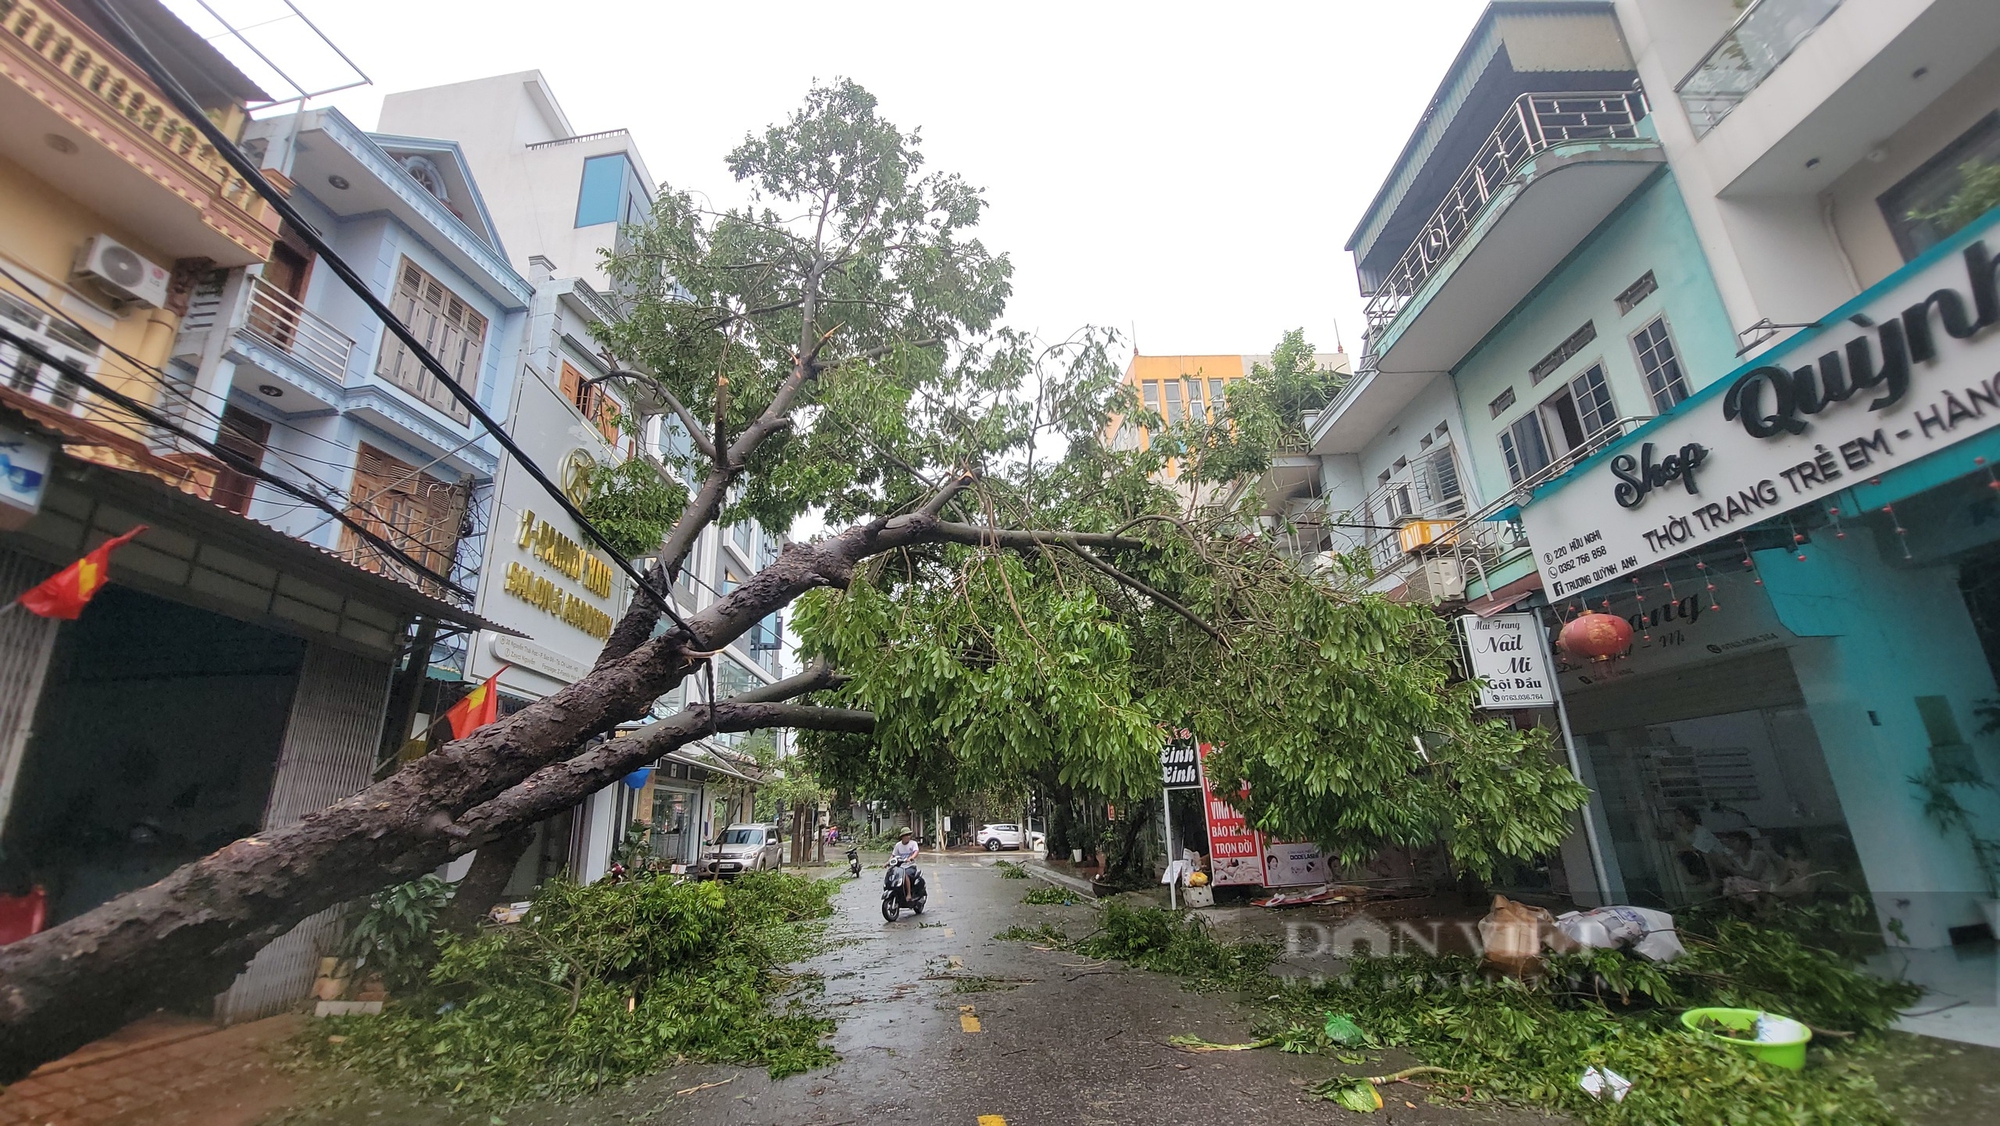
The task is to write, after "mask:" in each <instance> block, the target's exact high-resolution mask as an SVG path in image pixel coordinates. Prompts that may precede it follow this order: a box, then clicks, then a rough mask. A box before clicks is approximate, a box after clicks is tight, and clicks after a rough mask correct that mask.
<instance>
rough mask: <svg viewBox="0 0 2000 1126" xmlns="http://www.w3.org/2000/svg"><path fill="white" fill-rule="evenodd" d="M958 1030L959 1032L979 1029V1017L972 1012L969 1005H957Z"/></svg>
mask: <svg viewBox="0 0 2000 1126" xmlns="http://www.w3.org/2000/svg"><path fill="white" fill-rule="evenodd" d="M958 1030H959V1031H960V1032H977V1031H979V1018H978V1017H976V1016H974V1015H973V1014H972V1006H971V1005H960V1006H959V1007H958Z"/></svg>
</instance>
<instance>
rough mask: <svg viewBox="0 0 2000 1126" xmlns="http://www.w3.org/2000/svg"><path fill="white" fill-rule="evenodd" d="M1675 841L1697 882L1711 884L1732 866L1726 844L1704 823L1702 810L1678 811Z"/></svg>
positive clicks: (1683, 864)
mask: <svg viewBox="0 0 2000 1126" xmlns="http://www.w3.org/2000/svg"><path fill="white" fill-rule="evenodd" d="M1674 839H1675V841H1676V842H1678V844H1679V846H1680V847H1679V848H1678V849H1677V850H1676V858H1677V859H1678V860H1679V861H1680V863H1681V867H1682V868H1684V869H1686V871H1687V874H1688V877H1689V878H1690V879H1692V880H1694V881H1695V883H1697V884H1707V883H1710V882H1712V881H1713V880H1715V879H1716V878H1717V876H1718V874H1726V872H1727V869H1728V865H1727V862H1726V860H1725V859H1724V857H1725V852H1724V850H1723V847H1722V841H1721V840H1720V839H1719V838H1717V837H1716V835H1715V833H1714V831H1713V830H1711V829H1710V828H1709V827H1708V826H1707V825H1705V824H1703V823H1702V820H1701V811H1700V810H1698V809H1696V808H1695V807H1694V806H1691V805H1682V806H1676V807H1675V808H1674Z"/></svg>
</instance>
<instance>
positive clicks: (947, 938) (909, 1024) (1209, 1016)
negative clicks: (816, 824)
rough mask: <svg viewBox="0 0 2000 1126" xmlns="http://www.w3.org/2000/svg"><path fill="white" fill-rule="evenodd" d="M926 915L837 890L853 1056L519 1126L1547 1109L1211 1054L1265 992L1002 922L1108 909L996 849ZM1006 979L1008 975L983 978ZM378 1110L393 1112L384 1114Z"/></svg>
mask: <svg viewBox="0 0 2000 1126" xmlns="http://www.w3.org/2000/svg"><path fill="white" fill-rule="evenodd" d="M927 873H928V879H929V881H930V903H929V905H928V908H927V910H926V911H925V913H924V915H923V916H922V917H921V918H919V917H917V916H913V915H909V914H904V915H903V917H902V918H901V919H900V920H899V921H897V922H895V923H884V922H883V921H882V918H881V915H880V913H879V902H880V899H879V895H880V892H879V889H880V881H881V873H880V869H879V868H876V869H870V870H868V871H867V872H865V873H864V874H863V876H862V878H861V879H860V880H858V881H851V882H849V883H848V885H847V886H846V887H844V888H843V889H842V890H841V892H840V894H839V896H838V897H837V900H836V905H837V911H838V914H837V916H836V918H835V920H834V922H833V930H832V934H831V936H830V937H831V938H832V940H833V945H832V947H831V948H830V949H829V950H828V951H827V952H826V953H824V954H822V955H821V956H820V957H818V958H816V959H814V960H813V961H812V962H811V963H809V964H808V965H807V966H806V967H804V968H807V969H811V970H814V971H817V972H819V973H821V974H823V975H824V980H825V987H826V992H825V996H824V998H823V999H822V1003H823V1004H824V1005H825V1007H826V1009H827V1011H828V1012H829V1013H830V1014H831V1015H833V1016H834V1017H836V1018H837V1019H838V1020H839V1022H840V1026H839V1030H838V1031H837V1032H836V1033H835V1036H834V1040H833V1044H834V1047H835V1049H836V1050H837V1051H838V1052H839V1053H840V1057H841V1059H840V1062H839V1063H837V1064H835V1065H834V1066H833V1067H831V1068H828V1069H826V1070H823V1071H817V1072H813V1073H811V1074H808V1075H800V1076H794V1077H791V1078H789V1079H785V1080H780V1081H777V1082H773V1081H772V1080H770V1079H769V1078H768V1077H767V1076H766V1075H765V1074H764V1073H763V1072H762V1071H754V1070H747V1069H743V1068H732V1067H718V1066H706V1065H703V1066H696V1065H689V1066H683V1067H677V1068H671V1069H668V1070H667V1071H664V1072H661V1073H660V1074H657V1075H654V1076H650V1077H647V1078H645V1079H642V1080H639V1081H638V1082H636V1083H634V1084H632V1085H630V1086H628V1087H626V1088H624V1089H622V1090H620V1091H616V1092H607V1093H605V1094H603V1095H600V1096H598V1097H595V1098H592V1099H590V1100H587V1101H586V1102H584V1103H582V1104H578V1105H572V1106H569V1107H564V1108H532V1109H530V1108H523V1109H521V1110H516V1111H513V1112H509V1113H508V1114H507V1115H506V1120H507V1122H508V1123H509V1124H510V1126H523V1124H527V1123H541V1122H549V1123H554V1122H565V1123H577V1122H644V1123H657V1124H660V1126H724V1124H728V1126H738V1124H750V1123H760V1124H761V1123H785V1124H788V1126H859V1124H878V1123H880V1124H887V1123H899V1124H903V1123H921V1124H925V1126H930V1124H963V1126H1001V1124H1002V1123H1004V1124H1006V1126H1100V1124H1102V1126H1110V1124H1114V1123H1117V1124H1124V1123H1141V1122H1143V1123H1187V1124H1190V1126H1192V1124H1201V1126H1214V1124H1229V1126H1235V1124H1238V1123H1270V1124H1274V1126H1289V1124H1294V1123H1301V1124H1302V1123H1315V1124H1322V1123H1328V1122H1344V1121H1350V1120H1351V1121H1354V1122H1363V1121H1366V1122H1376V1123H1384V1122H1388V1123H1406V1124H1411V1126H1414V1124H1417V1123H1425V1122H1434V1123H1447V1122H1449V1123H1474V1122H1507V1123H1516V1122H1520V1123H1526V1122H1545V1121H1547V1119H1544V1118H1543V1117H1541V1116H1540V1115H1525V1114H1504V1115H1503V1114H1497V1113H1489V1112H1464V1111H1457V1110H1449V1109H1444V1108H1432V1107H1425V1106H1422V1105H1419V1106H1417V1107H1415V1108H1411V1107H1405V1106H1402V1105H1400V1102H1401V1100H1397V1102H1392V1103H1391V1104H1390V1106H1389V1107H1388V1108H1387V1110H1388V1113H1387V1114H1377V1115H1373V1116H1365V1117H1364V1116H1360V1115H1351V1114H1349V1113H1347V1112H1345V1111H1341V1110H1339V1109H1337V1108H1335V1107H1334V1106H1333V1105H1332V1104H1330V1103H1326V1102H1323V1101H1319V1100H1311V1099H1307V1098H1305V1097H1304V1094H1303V1088H1304V1087H1305V1086H1306V1085H1307V1084H1309V1083H1312V1082H1315V1081H1317V1080H1319V1079H1322V1078H1324V1077H1326V1076H1327V1075H1329V1074H1331V1073H1332V1071H1333V1069H1334V1067H1335V1066H1336V1065H1334V1063H1333V1061H1330V1060H1322V1059H1313V1058H1309V1057H1299V1056H1287V1055H1282V1054H1280V1053H1278V1052H1275V1051H1257V1052H1231V1053H1216V1054H1208V1055H1196V1054H1189V1053H1184V1052H1180V1051H1176V1050H1175V1049H1173V1048H1172V1047H1170V1046H1169V1045H1168V1044H1167V1038H1168V1037H1169V1036H1172V1035H1175V1034H1181V1033H1186V1034H1190V1035H1195V1036H1199V1037H1202V1038H1203V1039H1207V1040H1212V1041H1221V1042H1229V1041H1238V1040H1245V1039H1248V1038H1249V1032H1250V1028H1249V1026H1250V1017H1251V1014H1250V1012H1249V1010H1248V1008H1247V1007H1246V1006H1244V1005H1242V1004H1240V1003H1238V1002H1236V1001H1235V1000H1233V999H1232V998H1229V997H1226V996H1218V995H1214V994H1196V993H1189V992H1186V991H1184V990H1182V989H1181V988H1180V986H1179V984H1178V982H1176V981H1175V980H1173V979H1171V978H1166V977H1161V976H1158V975H1154V974H1149V973H1145V972H1142V971H1135V970H1128V969H1125V968H1123V967H1121V966H1119V965H1117V964H1115V963H1114V964H1109V965H1107V964H1103V963H1096V962H1092V961H1090V960H1088V959H1085V958H1083V957H1081V956H1079V955H1076V954H1072V953H1066V952H1063V951H1056V950H1039V949H1036V948H1034V947H1032V946H1030V945H1027V944H1024V943H1018V942H998V941H995V940H994V938H993V936H994V935H995V934H997V933H999V932H1000V931H1002V930H1004V929H1006V928H1008V927H1010V926H1013V925H1016V924H1021V925H1026V926H1034V925H1036V924H1037V923H1040V922H1044V921H1048V922H1053V923H1055V924H1056V925H1058V926H1060V927H1063V928H1064V929H1065V930H1067V931H1068V932H1070V933H1071V934H1072V935H1080V934H1082V933H1083V932H1084V931H1086V930H1088V929H1089V926H1090V918H1091V908H1090V907H1089V906H1088V905H1082V906H1075V907H1055V906H1029V905H1024V904H1022V903H1021V897H1022V895H1023V894H1025V893H1026V891H1027V890H1028V889H1029V888H1031V887H1035V886H1039V885H1038V883H1035V882H1029V881H1021V880H1005V879H1002V878H1000V876H999V874H998V871H997V869H996V868H995V867H994V866H993V860H992V858H989V857H984V856H976V855H967V856H957V855H954V856H951V857H948V858H947V859H946V860H945V861H944V862H943V863H942V865H939V864H936V863H933V864H930V865H928V866H927ZM975 978H984V979H1000V980H992V981H991V982H990V984H991V987H990V988H984V989H975V990H973V991H963V990H966V989H967V988H968V987H976V986H979V985H982V984H987V983H986V982H981V981H977V980H966V979H975ZM375 1121H380V1119H376V1120H375Z"/></svg>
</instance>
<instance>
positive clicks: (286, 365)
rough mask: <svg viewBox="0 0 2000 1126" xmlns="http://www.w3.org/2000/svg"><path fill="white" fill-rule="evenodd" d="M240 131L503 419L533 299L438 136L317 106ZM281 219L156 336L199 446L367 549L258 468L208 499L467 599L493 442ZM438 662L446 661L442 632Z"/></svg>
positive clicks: (479, 551) (320, 225)
mask: <svg viewBox="0 0 2000 1126" xmlns="http://www.w3.org/2000/svg"><path fill="white" fill-rule="evenodd" d="M248 143H249V144H251V145H252V146H253V148H261V150H262V153H263V157H264V160H265V163H266V165H267V167H268V169H269V170H270V171H271V172H274V173H276V174H277V175H279V176H281V177H283V178H285V179H287V180H288V181H289V182H290V186H291V199H292V202H293V203H294V204H295V205H296V206H297V207H298V208H299V210H300V211H301V212H302V213H303V214H304V215H305V217H306V219H307V221H308V222H310V223H312V224H313V226H314V227H315V228H316V229H317V231H318V232H319V233H320V234H321V236H322V237H324V238H325V239H326V240H327V241H328V242H329V243H330V244H331V245H332V246H333V248H334V249H335V250H336V251H337V252H338V253H339V254H340V255H341V257H342V258H344V259H345V260H346V261H347V262H348V263H349V264H350V265H351V266H353V267H355V268H356V269H357V270H359V271H361V273H362V274H363V276H364V277H365V278H366V279H367V280H368V281H369V283H370V286H371V289H372V290H373V292H374V295H375V296H376V297H378V298H380V299H382V300H383V301H384V302H386V303H388V304H389V305H390V307H391V308H392V309H394V310H395V311H396V313H397V314H398V315H399V316H400V317H402V318H403V319H404V320H405V322H406V323H408V324H409V325H410V326H411V327H412V329H413V330H414V331H416V332H417V333H418V335H419V336H420V337H422V338H423V339H424V340H425V341H426V343H427V344H428V346H429V348H430V350H431V351H432V352H433V353H435V354H436V355H437V356H438V357H439V358H440V359H441V360H442V361H443V362H444V363H445V364H446V365H447V366H448V367H449V368H450V369H451V370H452V373H453V375H454V377H455V378H456V379H457V380H458V381H459V382H460V383H461V384H463V385H464V386H466V387H467V388H469V389H471V390H472V392H473V394H474V395H475V396H476V398H477V399H478V401H479V403H480V405H481V406H482V407H483V408H484V409H486V410H488V411H490V412H492V413H493V414H495V415H496V416H505V414H506V413H507V411H508V408H509V405H510V403H511V400H512V395H513V384H514V381H515V379H516V378H517V375H518V370H519V364H520V349H521V334H522V331H523V327H524V325H525V322H526V314H527V310H528V306H529V303H530V301H531V299H532V296H533V289H532V287H531V286H530V284H529V283H528V282H527V281H526V280H525V279H524V278H522V277H521V276H520V275H519V274H517V273H516V272H515V271H514V270H513V268H512V267H511V266H509V265H508V262H507V257H506V253H505V251H504V249H503V248H502V246H501V245H500V240H499V236H498V234H497V232H496V231H495V229H494V227H493V225H492V224H491V222H490V221H489V219H488V218H487V215H486V211H485V205H484V202H483V201H482V199H481V198H480V195H479V190H478V187H477V186H476V184H475V183H474V181H473V179H472V176H471V174H470V172H469V171H468V169H467V167H466V165H465V162H464V161H463V160H462V159H461V158H460V156H459V154H458V151H457V147H456V146H455V145H453V144H452V143H450V142H447V141H436V140H426V139H421V138H408V137H392V136H377V135H371V134H368V133H366V132H363V131H362V130H361V129H360V128H358V127H357V126H355V125H354V123H352V122H350V121H348V120H347V119H346V118H345V117H343V116H342V115H341V114H340V113H339V112H338V111H336V110H318V111H312V112H307V113H301V114H294V115H288V116H284V117H276V118H269V119H265V120H261V121H258V122H256V123H255V124H254V125H253V126H252V128H251V131H250V136H249V138H248ZM317 265H318V264H317V263H316V262H315V261H314V258H313V254H312V251H311V249H310V248H309V247H308V246H307V245H306V244H305V243H304V241H303V240H302V239H300V238H298V237H297V235H296V234H295V233H294V232H290V231H286V232H283V233H282V234H281V237H280V240H279V243H278V246H277V248H276V249H275V250H274V251H273V253H272V256H271V258H270V259H269V260H268V261H266V262H265V263H263V264H261V265H258V266H252V267H248V268H246V269H241V270H236V271H229V272H219V273H217V274H215V275H212V276H211V277H209V278H208V279H207V280H206V281H205V282H204V283H203V284H202V285H201V287H200V288H199V289H198V291H197V293H196V295H195V297H194V300H193V302H192V304H191V308H190V313H189V316H188V318H187V325H186V327H185V328H184V329H183V331H182V333H181V336H180V339H179V341H178V342H177V345H176V347H175V353H176V360H175V362H176V364H177V365H178V367H179V370H181V371H182V372H183V373H184V374H185V378H186V379H187V382H188V385H189V388H190V391H191V396H190V400H191V401H195V402H203V403H207V404H211V405H212V408H213V410H214V411H215V412H217V413H219V414H220V415H221V422H220V426H219V434H218V440H219V441H221V442H222V443H223V444H225V445H228V446H231V447H232V448H234V449H236V450H237V451H238V452H241V453H244V454H246V455H248V456H250V457H251V458H252V459H253V460H255V461H257V462H259V463H260V464H261V466H262V467H263V468H264V469H266V470H267V471H269V472H272V473H274V474H277V475H280V476H283V477H286V478H287V479H289V480H290V481H292V482H293V483H294V484H297V485H298V486H300V487H302V488H305V489H309V490H313V491H317V492H320V493H322V494H324V495H327V496H330V497H336V498H345V505H346V507H348V508H350V509H351V510H352V514H353V515H354V516H356V517H357V518H358V519H359V522H360V523H361V524H363V525H364V526H365V527H367V528H369V529H370V530H371V531H373V532H374V533H375V534H376V535H377V536H379V537H380V539H381V540H383V541H386V542H387V543H388V544H390V545H393V547H394V548H395V549H396V550H395V551H386V550H384V549H383V547H382V545H381V544H380V543H371V542H369V540H368V539H367V538H365V537H361V536H359V535H357V533H356V532H355V531H354V530H353V529H351V528H348V527H346V526H344V525H343V524H342V523H341V522H340V521H336V520H332V519H329V518H328V517H327V515H326V514H325V513H324V512H321V511H318V510H315V509H311V508H305V507H302V506H300V505H299V504H298V503H297V502H296V500H295V499H294V498H292V497H289V496H287V495H286V494H284V493H283V492H281V491H279V490H278V489H276V488H274V487H273V486H272V485H270V484H269V483H268V482H257V481H255V480H253V479H250V478H247V477H245V478H240V479H236V480H228V479H225V481H224V482H223V485H222V487H221V488H219V490H218V498H219V499H220V500H221V502H222V503H224V505H225V506H226V507H232V508H234V509H235V510H236V511H238V512H240V513H242V514H244V515H247V516H249V517H251V518H252V519H255V520H259V521H261V522H263V523H266V524H269V525H271V526H273V527H275V528H278V529H280V530H281V531H284V532H286V533H287V534H289V535H292V536H295V537H297V538H300V539H302V540H305V541H307V542H309V543H312V544H314V545H316V546H318V547H320V548H323V549H325V550H327V551H329V552H333V553H335V554H337V555H340V556H342V557H344V558H346V559H348V560H349V561H351V562H354V563H357V564H359V565H361V566H363V567H366V568H368V569H370V570H376V571H380V572H382V573H385V574H390V575H393V576H395V577H397V578H400V579H403V580H404V581H407V582H410V583H412V584H413V585H416V586H418V587H419V588H420V589H423V590H425V591H426V592H427V593H431V594H433V595H434V596H438V597H441V598H445V599H446V600H448V601H452V602H455V603H458V604H460V605H465V606H470V605H471V603H472V598H473V595H474V593H475V592H476V590H477V587H478V582H479V566H480V560H481V559H482V557H483V555H484V553H485V547H484V542H483V540H484V536H485V531H486V528H485V524H486V513H487V509H488V501H489V499H490V494H491V485H492V481H493V478H494V474H495V472H496V470H497V468H498V465H499V453H500V451H499V447H498V444H497V443H496V442H495V440H494V439H493V438H492V436H491V435H489V434H487V433H485V431H484V430H483V428H481V427H479V426H478V425H477V424H476V423H475V422H474V421H473V420H472V417H471V414H470V412H469V411H467V410H466V409H465V407H464V406H463V405H461V404H459V403H458V402H456V401H455V400H454V399H453V398H452V396H451V395H450V393H449V392H448V391H447V390H446V389H445V388H444V386H443V385H442V384H441V383H440V382H439V381H438V380H436V379H435V378H434V377H432V376H431V375H430V374H429V373H428V372H426V371H424V370H423V369H422V368H421V367H419V366H418V365H417V363H416V361H415V358H414V357H413V356H412V355H411V354H410V353H409V350H408V349H407V348H405V347H404V346H403V345H402V343H401V342H400V341H398V340H396V339H395V338H393V337H392V336H390V335H389V334H388V332H387V330H386V329H385V328H384V327H383V326H382V325H381V323H380V322H379V321H378V320H377V319H376V317H375V316H374V315H373V314H372V313H370V312H369V311H368V309H367V308H366V307H365V306H364V305H363V304H362V303H361V301H360V300H359V299H358V298H357V297H356V296H355V295H354V294H353V293H352V292H350V291H349V290H348V288H347V287H346V285H345V284H344V283H342V282H341V280H340V279H339V278H337V277H336V276H334V274H333V273H332V271H330V270H325V269H317V268H315V267H316V266H317ZM437 659H438V661H439V662H440V663H441V664H442V665H443V666H444V667H445V668H452V667H456V666H457V665H458V664H462V654H457V653H454V652H453V651H452V650H451V647H450V646H447V647H446V649H445V650H444V651H441V652H440V653H439V654H438V655H437Z"/></svg>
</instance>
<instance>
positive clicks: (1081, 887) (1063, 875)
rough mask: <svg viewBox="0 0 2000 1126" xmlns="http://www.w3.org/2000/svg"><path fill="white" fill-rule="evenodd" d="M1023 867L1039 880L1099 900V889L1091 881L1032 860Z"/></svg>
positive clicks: (1086, 897)
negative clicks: (1054, 869)
mask: <svg viewBox="0 0 2000 1126" xmlns="http://www.w3.org/2000/svg"><path fill="white" fill-rule="evenodd" d="M1021 867H1023V868H1026V869H1027V870H1028V874H1029V875H1030V876H1033V877H1035V878H1036V879H1038V880H1046V881H1048V882H1049V883H1052V884H1055V885H1057V886H1058V887H1066V888H1068V889H1069V890H1071V891H1073V892H1076V893H1077V894H1078V895H1081V896H1083V897H1084V898H1085V899H1096V898H1097V889H1096V888H1095V887H1093V886H1092V885H1091V882H1090V881H1089V880H1086V879H1083V878H1081V877H1079V876H1072V875H1070V874H1069V873H1067V872H1057V871H1053V870H1051V869H1049V868H1046V867H1044V866H1043V865H1041V864H1039V863H1037V862H1035V861H1032V860H1030V861H1027V862H1025V863H1023V864H1022V865H1021Z"/></svg>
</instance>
